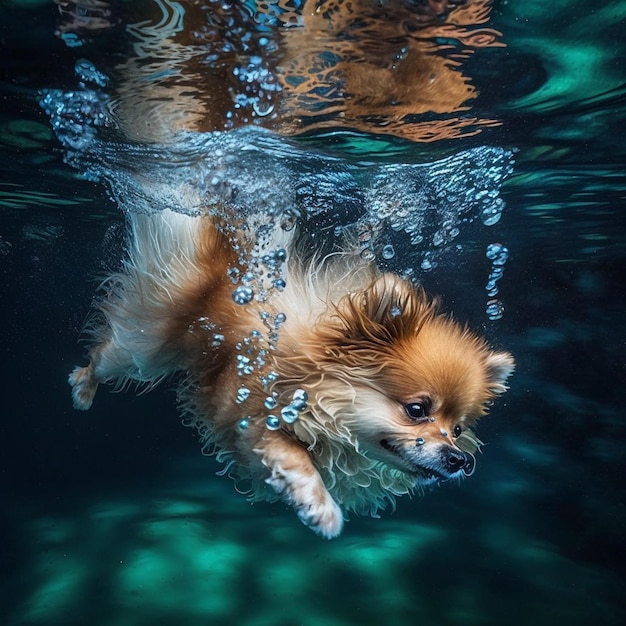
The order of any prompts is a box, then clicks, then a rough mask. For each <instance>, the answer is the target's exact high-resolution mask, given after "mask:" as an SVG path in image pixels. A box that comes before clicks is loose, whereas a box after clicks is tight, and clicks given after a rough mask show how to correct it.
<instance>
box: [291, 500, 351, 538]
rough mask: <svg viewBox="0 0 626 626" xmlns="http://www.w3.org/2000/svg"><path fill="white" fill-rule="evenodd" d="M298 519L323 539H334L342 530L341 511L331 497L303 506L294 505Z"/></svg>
mask: <svg viewBox="0 0 626 626" xmlns="http://www.w3.org/2000/svg"><path fill="white" fill-rule="evenodd" d="M294 508H295V509H296V513H297V514H298V518H299V519H300V521H301V522H302V523H303V524H305V525H306V526H308V527H309V528H310V529H311V530H313V531H314V532H316V533H317V534H318V535H320V536H321V537H324V538H325V539H334V538H335V537H338V536H339V535H340V534H341V531H342V530H343V512H342V510H341V507H340V506H339V505H338V504H337V503H336V502H335V501H334V500H333V499H332V498H331V497H328V498H325V500H324V501H323V502H314V503H310V504H308V505H304V506H295V507H294Z"/></svg>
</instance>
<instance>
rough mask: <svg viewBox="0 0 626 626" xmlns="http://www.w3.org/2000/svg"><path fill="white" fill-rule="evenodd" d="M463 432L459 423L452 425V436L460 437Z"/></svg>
mask: <svg viewBox="0 0 626 626" xmlns="http://www.w3.org/2000/svg"><path fill="white" fill-rule="evenodd" d="M462 432H463V428H462V427H461V424H457V425H456V426H455V427H454V430H453V431H452V434H453V435H454V437H455V438H456V437H460V435H461V433H462Z"/></svg>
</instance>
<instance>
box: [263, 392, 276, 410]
mask: <svg viewBox="0 0 626 626" xmlns="http://www.w3.org/2000/svg"><path fill="white" fill-rule="evenodd" d="M264 404H265V408H266V409H270V411H271V410H272V409H275V408H276V405H277V404H278V402H277V401H276V398H274V397H273V396H268V397H267V398H265V402H264Z"/></svg>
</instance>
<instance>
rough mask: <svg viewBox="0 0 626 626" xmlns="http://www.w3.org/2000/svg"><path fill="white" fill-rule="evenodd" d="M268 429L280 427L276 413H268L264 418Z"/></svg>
mask: <svg viewBox="0 0 626 626" xmlns="http://www.w3.org/2000/svg"><path fill="white" fill-rule="evenodd" d="M265 425H266V426H267V428H268V430H278V429H279V428H280V419H279V418H278V417H276V415H268V416H267V419H266V420H265Z"/></svg>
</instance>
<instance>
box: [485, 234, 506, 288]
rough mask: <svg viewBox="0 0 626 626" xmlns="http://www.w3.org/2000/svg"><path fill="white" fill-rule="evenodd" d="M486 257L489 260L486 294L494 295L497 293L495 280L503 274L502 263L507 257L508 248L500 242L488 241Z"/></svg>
mask: <svg viewBox="0 0 626 626" xmlns="http://www.w3.org/2000/svg"><path fill="white" fill-rule="evenodd" d="M486 256H487V258H488V259H489V260H490V261H491V271H490V272H489V278H488V280H487V284H486V285H485V290H486V291H487V295H488V296H495V295H497V293H498V286H497V284H496V283H497V282H498V281H499V280H500V279H501V278H502V276H503V275H504V264H505V263H506V262H507V259H508V258H509V250H508V248H507V247H506V246H504V245H502V244H501V243H490V244H489V245H488V246H487V253H486Z"/></svg>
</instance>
